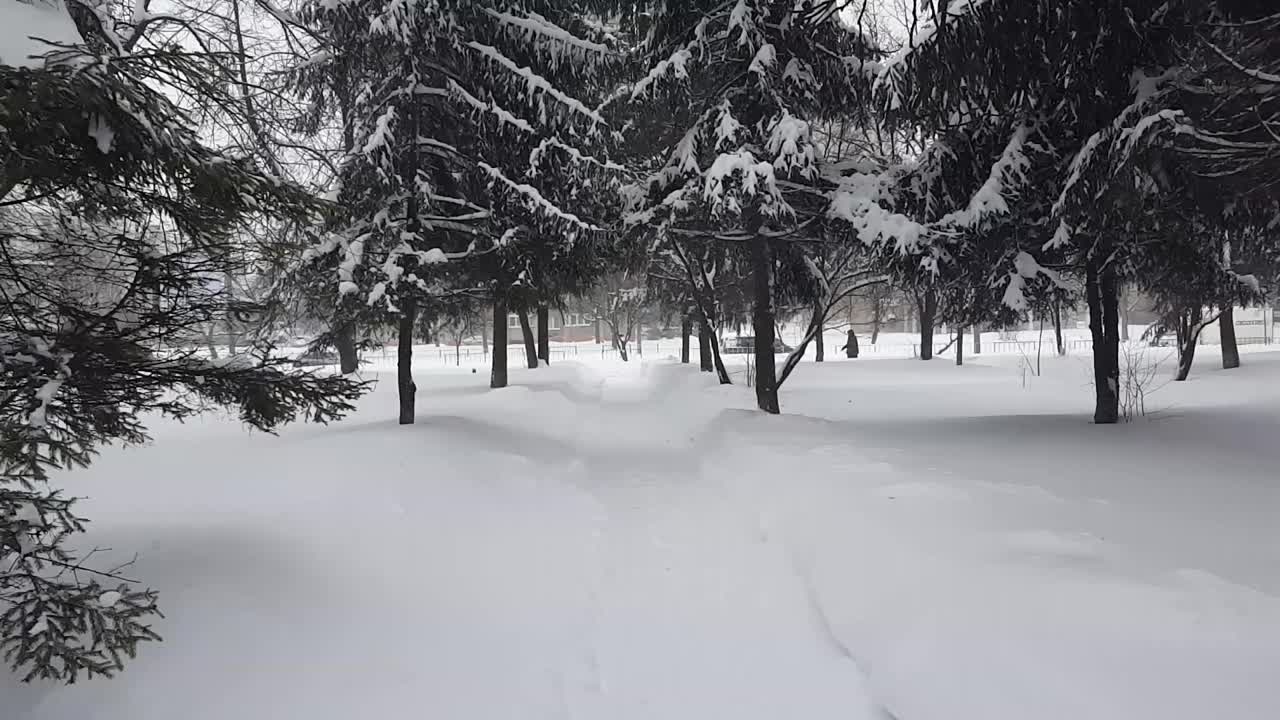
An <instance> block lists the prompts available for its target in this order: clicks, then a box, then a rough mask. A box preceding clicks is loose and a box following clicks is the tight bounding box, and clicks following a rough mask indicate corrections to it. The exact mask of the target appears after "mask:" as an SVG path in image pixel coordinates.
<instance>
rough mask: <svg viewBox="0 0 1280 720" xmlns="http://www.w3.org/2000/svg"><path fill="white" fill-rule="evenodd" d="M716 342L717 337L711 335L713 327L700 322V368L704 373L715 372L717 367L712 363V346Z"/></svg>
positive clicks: (703, 321) (704, 321)
mask: <svg viewBox="0 0 1280 720" xmlns="http://www.w3.org/2000/svg"><path fill="white" fill-rule="evenodd" d="M714 342H715V335H712V334H711V326H710V325H708V324H707V322H706V320H701V319H700V320H699V322H698V366H699V368H700V369H701V370H702V372H715V366H714V365H713V364H712V361H711V346H712V344H713V343H714Z"/></svg>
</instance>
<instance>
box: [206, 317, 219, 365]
mask: <svg viewBox="0 0 1280 720" xmlns="http://www.w3.org/2000/svg"><path fill="white" fill-rule="evenodd" d="M216 331H217V328H216V327H215V326H214V324H213V323H212V322H210V323H209V325H208V326H207V327H206V328H205V334H204V342H205V346H206V347H208V348H209V359H210V360H217V359H218V346H217V345H215V344H214V343H213V335H214V333H215V332H216Z"/></svg>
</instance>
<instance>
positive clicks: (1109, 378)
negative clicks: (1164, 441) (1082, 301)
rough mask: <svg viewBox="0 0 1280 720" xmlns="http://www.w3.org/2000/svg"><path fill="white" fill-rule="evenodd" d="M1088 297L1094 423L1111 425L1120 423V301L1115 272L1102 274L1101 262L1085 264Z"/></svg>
mask: <svg viewBox="0 0 1280 720" xmlns="http://www.w3.org/2000/svg"><path fill="white" fill-rule="evenodd" d="M1085 285H1086V290H1085V296H1086V299H1087V300H1088V303H1089V333H1090V334H1091V335H1092V336H1093V387H1094V393H1095V396H1096V397H1095V405H1094V409H1093V421H1094V422H1095V423H1097V424H1099V425H1110V424H1114V423H1116V422H1118V421H1119V420H1120V335H1119V327H1118V326H1119V309H1118V305H1119V298H1118V297H1117V295H1116V277H1115V272H1114V271H1112V270H1110V269H1107V270H1101V269H1099V267H1098V261H1097V260H1096V259H1093V258H1090V259H1089V261H1088V262H1087V263H1085Z"/></svg>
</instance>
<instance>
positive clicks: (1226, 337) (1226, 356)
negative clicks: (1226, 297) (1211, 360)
mask: <svg viewBox="0 0 1280 720" xmlns="http://www.w3.org/2000/svg"><path fill="white" fill-rule="evenodd" d="M1218 334H1219V335H1221V336H1222V368H1223V369H1224V370H1230V369H1232V368H1238V367H1240V347H1239V346H1238V345H1237V344H1236V318H1235V308H1233V307H1231V306H1230V305H1228V306H1227V307H1226V308H1224V309H1223V310H1222V314H1221V315H1219V316H1218Z"/></svg>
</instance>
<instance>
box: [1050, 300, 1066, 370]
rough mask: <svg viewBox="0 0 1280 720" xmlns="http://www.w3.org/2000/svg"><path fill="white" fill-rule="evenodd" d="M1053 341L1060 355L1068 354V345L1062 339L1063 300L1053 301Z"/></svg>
mask: <svg viewBox="0 0 1280 720" xmlns="http://www.w3.org/2000/svg"><path fill="white" fill-rule="evenodd" d="M1053 340H1054V343H1055V344H1056V346H1057V348H1058V355H1060V356H1061V355H1066V354H1067V344H1066V342H1065V341H1063V339H1062V300H1061V299H1060V298H1056V297H1055V298H1054V299H1053Z"/></svg>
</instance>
